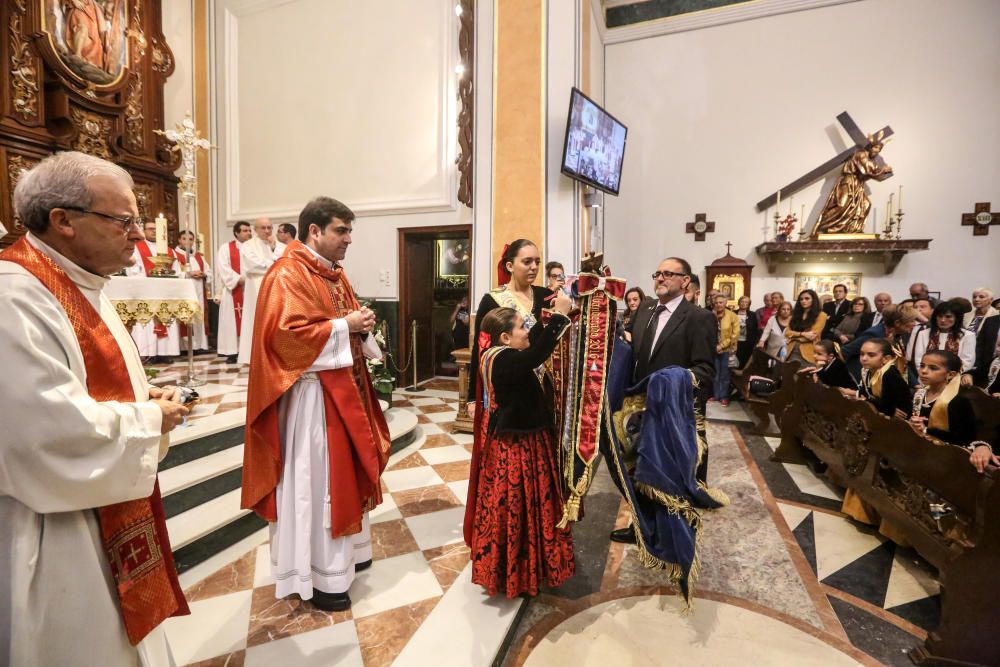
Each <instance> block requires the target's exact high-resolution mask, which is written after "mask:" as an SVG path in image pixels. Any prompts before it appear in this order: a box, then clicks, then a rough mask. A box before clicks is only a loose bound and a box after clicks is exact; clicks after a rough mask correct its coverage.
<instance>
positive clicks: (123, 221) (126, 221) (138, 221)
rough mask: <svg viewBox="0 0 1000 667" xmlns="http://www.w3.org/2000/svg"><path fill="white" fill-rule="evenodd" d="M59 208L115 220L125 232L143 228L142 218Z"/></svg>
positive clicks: (73, 207) (65, 207)
mask: <svg viewBox="0 0 1000 667" xmlns="http://www.w3.org/2000/svg"><path fill="white" fill-rule="evenodd" d="M59 208H63V209H66V210H67V211H76V212H77V213H87V214H89V215H96V216H97V217H99V218H105V219H107V220H114V221H115V222H117V223H118V224H120V225H121V226H122V231H123V232H127V231H128V230H129V227H131V226H132V225H135V226H136V227H138V228H139V229H142V226H143V219H142V217H141V216H135V217H133V216H130V215H129V216H125V217H121V216H117V215H111V214H109V213H101V212H100V211H91V210H90V209H86V208H79V207H77V206H60V207H59Z"/></svg>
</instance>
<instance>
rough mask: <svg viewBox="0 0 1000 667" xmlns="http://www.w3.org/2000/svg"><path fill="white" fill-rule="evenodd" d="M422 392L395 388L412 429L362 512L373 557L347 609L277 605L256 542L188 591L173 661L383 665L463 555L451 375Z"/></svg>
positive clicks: (462, 458)
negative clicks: (412, 437) (378, 498)
mask: <svg viewBox="0 0 1000 667" xmlns="http://www.w3.org/2000/svg"><path fill="white" fill-rule="evenodd" d="M216 365H218V364H212V366H216ZM222 365H223V366H226V365H225V364H222ZM211 370H214V368H212V369H211ZM231 373H232V371H231V370H229V368H228V367H226V368H224V369H220V372H218V375H219V376H223V375H228V374H231ZM244 373H245V372H244ZM237 375H239V373H237ZM218 379H219V380H221V381H225V380H226V379H229V378H225V377H219V378H218ZM424 387H425V388H426V389H427V390H426V391H424V392H421V393H400V394H396V395H394V400H393V403H392V407H393V408H397V409H401V410H407V411H410V412H412V413H414V414H415V415H416V416H417V420H418V422H419V426H418V428H419V429H420V431H421V434H420V435H419V436H418V438H417V440H416V441H415V442H414V443H413V444H411V445H410V446H408V447H407V448H405V449H403V450H401V451H400V452H398V453H397V454H395V455H394V456H393V459H392V460H391V461H390V465H389V466H388V467H387V468H386V471H385V473H384V474H383V477H382V490H383V492H384V502H383V503H382V505H380V506H379V507H378V508H377V509H376V510H375V511H374V512H372V513H371V515H370V519H371V524H372V548H373V553H374V561H375V562H374V564H373V566H372V568H371V569H369V570H368V571H366V572H363V573H360V574H359V575H358V577H357V579H356V580H355V582H354V584H353V586H352V587H351V597H352V599H353V603H354V604H353V607H352V609H351V610H350V611H347V612H344V613H326V612H323V611H320V610H318V609H316V608H314V607H313V606H312V605H311V604H309V603H307V602H303V601H301V600H299V599H297V598H286V599H283V600H276V599H275V597H274V583H273V580H272V578H271V574H270V553H269V547H268V545H267V544H266V543H265V544H262V545H261V546H259V547H257V548H254V549H253V550H251V551H250V552H248V553H246V554H245V555H243V556H242V557H241V558H239V559H238V560H237V561H236V562H234V563H231V564H229V565H227V566H225V567H223V568H221V569H220V570H218V571H217V572H215V573H214V574H212V575H210V576H209V577H207V578H205V579H204V580H202V581H201V582H199V583H197V584H195V585H193V586H192V587H190V588H188V589H187V591H186V594H187V597H188V601H189V603H190V604H191V611H192V614H191V616H189V617H182V618H177V619H171V620H170V621H168V623H167V633H168V636H169V638H170V643H171V647H172V649H173V651H174V657H175V659H176V661H177V663H178V664H179V665H184V664H194V665H199V666H200V667H207V666H209V665H227V666H238V665H254V664H263V663H264V662H266V661H272V660H273V659H274V658H278V659H279V660H278V662H277V663H273V662H272V664H282V663H284V662H285V660H287V659H288V658H292V657H295V658H296V661H295V664H296V665H297V666H299V665H312V664H316V665H320V664H322V665H329V664H338V665H341V664H344V665H364V666H365V667H374V666H379V665H389V664H391V663H392V662H393V660H394V659H395V658H396V657H397V655H398V654H399V652H400V651H401V650H402V648H403V647H404V645H405V644H406V643H407V641H408V640H409V639H410V637H411V636H412V635H413V633H414V632H416V630H417V628H418V627H419V626H420V625H421V623H423V621H424V620H425V619H426V618H427V617H428V615H429V614H430V613H431V611H432V610H433V609H434V607H435V605H436V604H437V603H438V601H440V600H441V598H442V596H443V595H444V594H445V592H446V591H447V590H448V589H449V587H451V585H452V584H453V583H454V582H455V580H456V579H457V578H458V576H459V575H460V573H461V572H462V570H463V569H464V568H465V566H466V564H467V563H468V558H469V550H468V548H467V547H466V546H465V544H464V542H463V540H462V519H463V516H464V513H465V498H466V493H467V490H468V480H469V462H470V459H471V450H472V436H471V435H468V434H461V433H453V432H452V430H453V422H454V419H455V414H456V410H457V405H458V394H457V382H456V381H455V380H448V379H436V380H432V381H430V382H428V383H426V384H424ZM220 407H221V406H220ZM282 658H284V659H282Z"/></svg>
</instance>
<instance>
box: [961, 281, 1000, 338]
mask: <svg viewBox="0 0 1000 667" xmlns="http://www.w3.org/2000/svg"><path fill="white" fill-rule="evenodd" d="M992 301H993V290H991V289H989V288H988V287H979V288H976V289H975V290H973V292H972V311H971V312H969V313H967V314H966V315H965V317H964V318H963V319H962V328H963V329H965V330H966V331H970V332H972V333H973V334H977V335H978V334H979V330H980V329H982V328H983V322H985V321H986V318H987V317H993V316H994V315H1000V311H998V310H997V309H996V308H994V307H993V305H992Z"/></svg>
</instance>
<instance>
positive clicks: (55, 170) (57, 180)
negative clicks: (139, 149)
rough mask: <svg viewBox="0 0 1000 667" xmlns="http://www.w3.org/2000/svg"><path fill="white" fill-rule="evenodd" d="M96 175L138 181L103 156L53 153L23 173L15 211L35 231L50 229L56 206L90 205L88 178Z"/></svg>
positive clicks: (19, 183)
mask: <svg viewBox="0 0 1000 667" xmlns="http://www.w3.org/2000/svg"><path fill="white" fill-rule="evenodd" d="M96 176H108V177H110V178H118V179H121V180H123V181H125V182H126V183H128V186H129V188H132V187H134V185H135V182H134V181H133V180H132V177H131V176H130V175H129V173H128V172H127V171H125V170H124V169H122V168H121V167H119V166H118V165H116V164H113V163H111V162H108V161H107V160H102V159H101V158H98V157H94V156H93V155H87V154H86V153H79V152H76V151H66V152H64V153H56V154H55V155H50V156H49V157H47V158H45V159H44V160H42V161H41V162H39V163H38V164H37V165H36V166H35V167H33V168H32V169H31V170H29V171H26V172H24V174H23V175H22V176H21V179H20V180H19V181H18V182H17V187H16V188H14V210H16V211H17V215H18V217H20V218H21V223H22V224H23V225H24V226H25V227H27V228H28V229H29V230H31V231H33V232H35V233H36V234H41V233H44V232H45V231H46V230H47V229H48V228H49V213H51V212H52V209H54V208H66V207H74V208H90V206H91V204H93V201H94V194H93V193H92V192H91V191H90V186H89V183H88V181H89V180H90V179H91V178H94V177H96Z"/></svg>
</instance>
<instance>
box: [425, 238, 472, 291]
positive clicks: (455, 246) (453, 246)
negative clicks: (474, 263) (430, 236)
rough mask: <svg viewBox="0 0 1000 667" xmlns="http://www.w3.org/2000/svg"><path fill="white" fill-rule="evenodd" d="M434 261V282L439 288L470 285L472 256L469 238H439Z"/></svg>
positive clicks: (456, 287) (458, 287)
mask: <svg viewBox="0 0 1000 667" xmlns="http://www.w3.org/2000/svg"><path fill="white" fill-rule="evenodd" d="M434 243H435V244H436V246H437V252H436V253H435V255H434V257H435V261H434V264H435V266H434V283H435V285H436V286H437V287H438V289H462V288H465V287H468V285H469V263H470V260H471V258H472V253H471V252H470V250H471V248H469V242H468V240H467V239H438V240H436V241H435V242H434Z"/></svg>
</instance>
